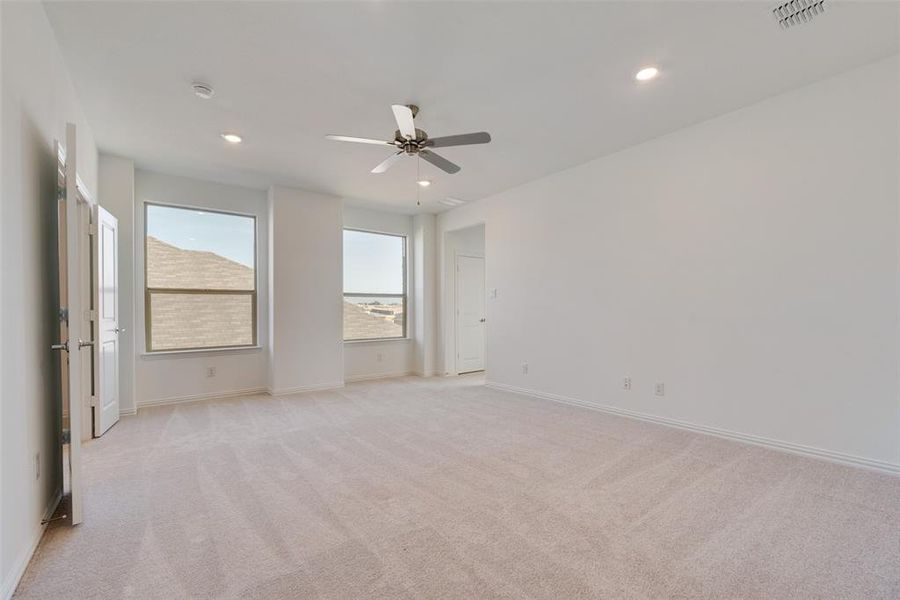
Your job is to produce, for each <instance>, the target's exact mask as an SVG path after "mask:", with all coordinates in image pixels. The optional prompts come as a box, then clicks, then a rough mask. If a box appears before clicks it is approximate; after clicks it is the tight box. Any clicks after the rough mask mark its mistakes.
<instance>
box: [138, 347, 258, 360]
mask: <svg viewBox="0 0 900 600" xmlns="http://www.w3.org/2000/svg"><path fill="white" fill-rule="evenodd" d="M262 349H263V347H262V346H234V347H233V348H197V349H193V350H159V351H157V352H146V351H144V352H141V354H140V356H141V358H142V359H151V360H152V359H154V358H175V357H178V356H195V355H198V354H200V355H204V356H209V355H217V354H244V353H251V352H259V351H260V350H262Z"/></svg>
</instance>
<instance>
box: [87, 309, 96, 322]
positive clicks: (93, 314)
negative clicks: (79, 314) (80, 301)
mask: <svg viewBox="0 0 900 600" xmlns="http://www.w3.org/2000/svg"><path fill="white" fill-rule="evenodd" d="M84 312H85V314H86V315H87V320H88V321H96V320H97V311H96V310H95V309H93V308H91V309H89V310H86V311H84Z"/></svg>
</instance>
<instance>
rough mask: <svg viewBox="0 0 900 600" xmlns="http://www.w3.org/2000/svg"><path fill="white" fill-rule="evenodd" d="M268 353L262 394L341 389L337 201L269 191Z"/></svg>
mask: <svg viewBox="0 0 900 600" xmlns="http://www.w3.org/2000/svg"><path fill="white" fill-rule="evenodd" d="M268 208H269V219H270V230H269V234H270V247H269V252H270V256H271V257H272V261H271V269H270V273H269V281H270V296H269V297H270V311H271V314H272V320H271V323H270V338H271V345H270V349H269V350H270V351H269V371H270V372H269V378H268V389H269V391H270V392H271V393H273V394H276V395H277V394H285V393H291V392H296V391H303V390H309V389H322V388H330V387H339V386H341V385H343V382H344V357H343V346H344V344H343V327H342V319H343V301H344V300H343V281H342V278H343V274H342V266H343V262H342V253H343V219H342V215H341V199H340V198H336V197H334V196H328V195H324V194H315V193H312V192H306V191H303V190H296V189H291V188H285V187H272V188H270V189H269V195H268Z"/></svg>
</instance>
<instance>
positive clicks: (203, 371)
mask: <svg viewBox="0 0 900 600" xmlns="http://www.w3.org/2000/svg"><path fill="white" fill-rule="evenodd" d="M134 187H135V191H134V201H135V209H134V231H135V235H134V264H135V265H137V266H138V268H136V269H135V270H134V271H135V272H134V289H135V290H136V293H135V321H136V323H137V324H138V325H137V327H135V330H134V332H135V335H134V340H135V354H136V356H137V361H136V364H135V390H136V400H137V405H138V406H140V405H147V404H154V403H161V402H167V401H172V400H177V399H186V398H202V397H207V396H220V395H226V394H239V393H252V392H258V391H262V390H264V389H265V388H266V386H267V378H268V377H267V376H268V355H267V348H268V344H269V339H268V338H269V330H268V327H267V323H268V319H269V316H268V315H269V301H268V294H269V283H268V273H269V266H268V265H269V240H268V235H269V226H268V218H269V214H268V205H267V198H266V192H264V191H262V190H254V189H249V188H243V187H238V186H233V185H223V184H219V183H212V182H208V181H200V180H196V179H188V178H185V177H176V176H173V175H164V174H161V173H155V172H152V171H145V170H140V169H138V170H136V171H135V173H134ZM146 202H152V203H157V204H174V205H178V206H191V207H197V208H209V209H215V210H223V211H230V212H235V213H241V214H246V215H253V216H255V217H256V219H257V222H256V227H257V234H256V235H257V274H256V276H257V290H258V291H257V319H258V328H257V332H258V333H257V342H258V345H259V348H254V349H243V348H242V349H236V350H211V351H200V352H196V351H190V352H181V353H153V354H148V353H147V352H146V343H145V331H144V327H143V324H144V292H143V290H144V270H143V267H142V265H143V264H144V203H146ZM209 367H215V370H216V375H215V376H214V377H207V369H208V368H209Z"/></svg>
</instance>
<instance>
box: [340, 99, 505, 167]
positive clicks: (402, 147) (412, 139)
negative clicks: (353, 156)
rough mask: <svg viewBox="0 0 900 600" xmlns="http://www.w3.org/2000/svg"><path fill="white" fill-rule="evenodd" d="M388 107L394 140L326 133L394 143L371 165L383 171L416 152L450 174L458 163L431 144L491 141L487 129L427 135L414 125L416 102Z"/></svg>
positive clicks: (344, 138) (349, 139) (345, 138)
mask: <svg viewBox="0 0 900 600" xmlns="http://www.w3.org/2000/svg"><path fill="white" fill-rule="evenodd" d="M391 110H393V112H394V120H395V121H397V130H396V131H395V132H394V139H393V140H389V141H383V140H375V139H371V138H359V137H352V136H346V135H328V136H325V137H327V138H328V139H330V140H334V141H338V142H353V143H357V144H375V145H383V146H394V147H396V148H397V151H396V152H395V153H394V154H393V155H391V156H389V157H387V158H386V159H385V160H384V161H382V162H381V163H380V164H378V166H376V167H375V168H374V169H372V173H384V172H385V171H387V170H388V169H390V168H391V167H392V166H394V164H396V163H397V162H399V161H400V159H402V158H403V157H404V155H405V156H418V157H419V158H422V159H424V160H426V161H428V162H430V163H431V164H433V165H434V166H436V167H437V168H439V169H440V170H442V171H444V172H445V173H450V174H451V175H452V174H453V173H458V172H459V170H460V167H459V165H456V164H454V163H452V162H450V161H449V160H447V159H446V158H444V157H443V156H441V155H440V154H437V153H435V152H434V151H433V150H432V148H446V147H448V146H468V145H470V144H487V143H488V142H490V141H491V134H489V133H488V132H486V131H479V132H476V133H464V134H460V135H449V136H444V137H437V138H429V137H428V134H427V133H425V131H423V130H421V129H418V128H417V127H416V124H415V118H416V115H417V114H419V107H418V106H416V105H415V104H394V105H392V106H391Z"/></svg>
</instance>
